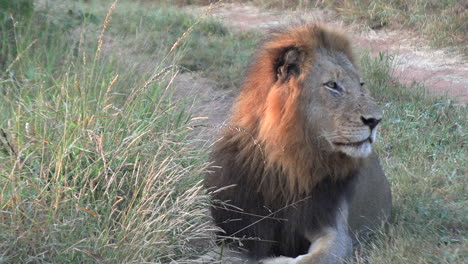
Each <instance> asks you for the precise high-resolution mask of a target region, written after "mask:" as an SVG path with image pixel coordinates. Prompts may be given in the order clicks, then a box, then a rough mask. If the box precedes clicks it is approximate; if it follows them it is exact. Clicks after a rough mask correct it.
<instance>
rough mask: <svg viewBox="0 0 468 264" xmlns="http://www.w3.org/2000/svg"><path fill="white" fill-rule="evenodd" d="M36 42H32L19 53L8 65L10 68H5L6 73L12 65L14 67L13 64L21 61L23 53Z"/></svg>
mask: <svg viewBox="0 0 468 264" xmlns="http://www.w3.org/2000/svg"><path fill="white" fill-rule="evenodd" d="M36 42H37V39H35V40H33V41H32V42H31V43H30V44H29V45H28V46H27V47H26V48H25V49H24V50H23V51H22V52H21V53H19V54H18V56H16V58H15V60H14V61H13V62H12V63H11V64H10V66H8V67H7V69H6V72H9V71H10V70H11V68H12V67H13V65H15V63H17V62H18V61H19V60H20V59H21V57H23V55H24V53H26V51H27V50H28V49H30V48H31V47H32V45H34V43H36Z"/></svg>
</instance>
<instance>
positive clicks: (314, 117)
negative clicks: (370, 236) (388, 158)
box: [206, 24, 391, 263]
mask: <svg viewBox="0 0 468 264" xmlns="http://www.w3.org/2000/svg"><path fill="white" fill-rule="evenodd" d="M358 78H359V76H358V74H357V72H356V70H355V69H354V63H353V59H352V54H351V50H350V47H349V41H348V39H347V38H346V37H344V36H343V35H341V34H339V33H336V32H333V31H330V30H328V29H326V28H324V27H322V26H320V25H315V24H312V25H301V26H296V27H291V28H289V29H287V30H285V31H281V32H279V33H276V34H274V35H273V37H272V39H271V40H270V41H267V42H266V43H265V44H264V45H263V47H262V49H261V50H260V52H259V54H258V56H257V59H256V60H255V61H254V62H253V63H252V65H251V68H250V71H249V74H248V76H247V78H246V80H245V82H244V85H243V87H242V89H241V93H240V95H239V97H238V100H237V102H236V104H235V106H234V109H233V115H232V118H231V121H230V126H229V127H230V129H226V130H225V131H224V132H223V135H222V136H223V137H222V138H221V139H220V140H219V141H218V142H217V143H216V144H215V146H214V149H213V151H212V156H211V157H212V161H213V167H212V168H213V171H212V172H211V173H209V174H208V175H207V177H206V185H207V186H208V187H210V188H211V190H212V191H213V192H212V196H213V199H214V203H213V207H212V214H213V218H214V220H215V223H216V224H217V225H218V226H219V227H221V228H222V229H223V231H224V234H222V235H223V236H224V235H225V236H229V237H231V238H232V239H234V240H236V239H239V240H240V241H238V242H239V244H240V245H242V246H241V247H242V248H245V249H247V251H248V253H247V254H248V255H249V256H250V257H251V258H253V259H256V260H260V259H264V260H263V262H264V263H336V262H338V260H339V259H343V258H346V257H347V256H349V255H350V254H351V250H352V246H351V236H349V235H348V220H349V221H350V223H351V224H353V225H355V227H354V226H353V229H354V230H360V229H363V228H364V226H360V224H359V223H360V222H362V223H366V222H367V224H374V226H371V228H372V227H375V224H377V223H378V221H377V219H383V218H385V216H386V215H385V213H387V214H388V210H389V208H390V204H391V201H388V197H384V198H383V199H380V200H379V199H376V200H375V201H379V202H377V204H376V205H377V206H378V207H379V208H374V209H362V208H361V209H354V207H355V206H356V205H357V204H356V201H357V202H358V203H362V202H363V201H362V197H361V196H359V195H355V193H356V192H355V188H358V189H359V188H360V186H365V184H362V183H363V181H364V183H367V182H368V180H369V179H371V180H372V179H378V180H377V181H378V182H380V183H383V184H380V185H381V187H382V188H387V189H388V183H387V182H386V178H385V176H384V174H383V172H382V170H381V169H380V166H379V164H378V159H377V158H376V157H375V156H374V155H373V154H370V152H371V150H370V145H371V144H372V143H373V141H374V140H375V129H374V128H375V126H376V125H377V123H378V121H380V118H381V113H380V110H379V109H378V107H377V106H376V105H375V103H374V102H373V100H372V98H371V97H370V96H368V95H367V91H365V90H364V89H363V88H362V87H360V85H359V83H360V81H359V80H358ZM322 79H323V80H322ZM329 79H331V80H336V82H335V81H333V82H331V81H328V80H329ZM356 82H357V86H356ZM322 83H323V84H324V85H325V84H326V85H327V86H326V87H325V86H323V87H322ZM341 85H343V88H341ZM338 88H339V89H338ZM345 95H346V96H348V98H347V99H346V98H345ZM343 98H345V99H343ZM340 100H346V101H340ZM327 104H328V105H327ZM353 111H354V112H356V114H355V115H356V116H357V117H356V118H355V117H353V116H348V115H350V114H352V112H353ZM331 113H333V114H331ZM369 154H370V155H369ZM376 174H377V175H376ZM356 184H360V186H357V185H356ZM377 185H378V184H377ZM377 187H378V186H377ZM369 191H370V190H360V192H362V193H369ZM386 193H388V194H389V192H388V191H387V192H386ZM369 198H370V197H368V198H366V197H364V202H365V201H368V200H367V199H369ZM370 199H372V198H370ZM358 206H361V207H362V206H363V205H362V204H360V205H358ZM381 206H383V207H385V208H380V207H381ZM348 212H349V213H350V215H349V217H348ZM353 212H356V213H353ZM368 214H370V215H368ZM360 219H365V220H364V221H360ZM278 256H283V257H279V258H272V259H265V258H269V257H278Z"/></svg>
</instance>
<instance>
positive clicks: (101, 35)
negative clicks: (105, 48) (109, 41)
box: [94, 0, 119, 60]
mask: <svg viewBox="0 0 468 264" xmlns="http://www.w3.org/2000/svg"><path fill="white" fill-rule="evenodd" d="M118 1H119V0H115V1H114V3H112V5H111V7H110V8H109V11H107V14H106V19H105V20H104V24H103V25H102V30H101V34H100V35H99V40H98V47H97V50H96V55H95V56H94V59H95V60H96V59H97V58H99V54H101V49H102V42H103V38H104V33H105V32H106V29H107V26H108V25H109V23H110V21H111V15H112V12H113V11H114V9H115V5H116V4H117V2H118Z"/></svg>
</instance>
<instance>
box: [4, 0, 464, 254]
mask: <svg viewBox="0 0 468 264" xmlns="http://www.w3.org/2000/svg"><path fill="white" fill-rule="evenodd" d="M32 2H33V1H31V0H20V1H15V2H11V1H8V0H0V8H1V9H0V23H1V24H0V34H1V35H0V37H1V47H0V102H1V104H0V188H1V193H0V263H93V262H97V263H143V262H144V263H148V262H151V263H169V262H171V261H174V262H175V263H193V259H194V258H196V257H197V256H200V255H202V254H204V253H206V252H207V251H209V250H210V247H211V245H213V243H212V241H211V239H212V238H211V235H210V231H211V230H212V229H213V227H212V226H211V225H210V224H209V217H208V210H207V204H208V199H207V197H206V196H205V195H204V191H203V188H202V184H201V181H202V177H203V172H204V171H205V170H206V168H207V165H208V164H207V162H206V157H207V151H208V148H207V146H208V145H209V141H207V140H206V139H208V138H210V137H211V136H212V135H213V134H215V133H216V128H215V127H216V126H217V125H221V123H222V121H223V120H224V119H225V118H226V116H225V115H226V111H227V110H228V109H229V104H230V103H231V101H232V98H233V94H235V92H236V89H237V87H238V86H239V84H240V81H241V76H242V72H243V70H244V69H245V67H246V65H247V64H248V61H249V59H250V58H251V56H252V54H254V50H255V43H257V42H258V41H259V40H261V39H262V34H261V33H259V31H256V30H246V31H233V30H230V28H229V27H227V26H226V25H224V24H223V22H222V21H217V20H215V19H213V18H211V17H209V16H204V15H201V16H200V15H199V14H197V15H193V14H188V13H187V11H186V10H188V9H187V8H186V7H184V8H183V9H180V8H178V7H177V6H174V5H173V3H172V2H168V3H160V2H158V3H155V2H156V1H141V2H135V1H124V0H121V1H118V2H117V1H116V2H113V1H84V2H79V1H71V0H70V1H68V0H67V1H60V2H59V1H48V0H36V1H34V7H33V6H32V5H31V3H32ZM176 2H177V4H179V5H181V4H189V3H187V2H190V1H176ZM192 2H198V1H192ZM202 2H203V1H202ZM331 2H333V5H330V4H329V3H331ZM253 3H254V4H259V5H264V4H265V3H267V4H268V5H269V6H268V7H269V8H277V9H282V8H286V7H287V8H298V7H299V8H309V7H318V8H324V9H327V10H337V11H338V13H340V12H341V13H342V14H341V13H340V16H341V19H343V20H346V21H347V22H349V23H361V24H363V25H366V24H367V25H369V26H370V27H386V26H396V25H403V26H404V27H406V28H408V29H410V30H415V29H417V30H418V32H421V34H422V37H424V38H425V39H427V40H428V41H429V42H430V43H433V45H434V47H439V48H440V47H444V48H447V47H450V48H451V49H455V50H456V51H457V52H460V53H462V54H463V53H465V54H466V46H463V45H466V35H464V34H466V20H465V19H464V18H466V14H467V13H466V3H465V2H463V1H451V0H444V1H426V2H425V1H416V0H414V1H373V2H372V3H374V8H373V9H371V8H367V9H366V6H365V4H368V3H369V1H364V0H362V1H357V0H353V1H351V0H349V1H330V2H329V1H310V2H307V1H253ZM310 3H312V4H314V6H304V5H305V4H310ZM325 3H328V4H325ZM195 4H196V3H195ZM202 4H203V3H202ZM340 4H341V6H340ZM405 6H406V7H405ZM262 7H265V8H266V6H262ZM410 9H411V10H413V12H409V11H408V10H410ZM184 10H185V11H184ZM350 10H351V11H350ZM365 10H371V11H372V12H364V11H365ZM414 10H415V11H414ZM373 11H375V12H373ZM363 14H364V15H363ZM412 14H414V15H412ZM447 14H449V15H447ZM434 18H443V19H434ZM464 23H465V24H464ZM434 32H443V33H446V34H447V36H448V37H442V38H439V37H440V34H432V33H434ZM460 40H461V41H460ZM358 57H359V58H360V66H361V71H362V73H363V75H364V77H365V78H366V80H367V81H366V83H367V84H368V85H369V87H370V89H371V90H372V92H373V95H374V97H375V98H376V99H377V100H378V102H379V103H380V105H381V106H382V107H383V109H384V113H385V119H384V120H383V121H382V127H381V130H380V131H381V135H380V140H379V141H378V144H377V145H376V151H377V153H378V154H379V156H380V158H381V162H382V165H383V167H384V169H385V171H386V173H387V175H388V177H389V180H390V182H391V184H392V189H393V204H394V211H393V216H392V219H391V222H390V224H389V225H388V227H387V228H386V229H383V230H382V231H380V232H378V233H377V234H376V236H375V238H374V239H373V240H372V241H371V242H370V243H367V244H364V245H362V247H361V248H360V249H359V250H358V251H356V256H357V260H356V262H358V263H464V262H465V261H466V258H467V257H468V256H467V255H468V243H467V230H468V224H467V223H468V212H467V210H466V208H467V207H468V205H467V199H466V174H467V172H466V167H467V161H466V160H467V156H468V155H467V154H468V153H467V150H466V143H467V133H466V128H467V125H468V115H467V113H468V110H467V108H466V105H463V104H456V103H454V100H452V99H450V98H448V97H436V96H429V95H428V94H427V93H426V92H425V88H424V87H423V86H422V85H420V84H418V83H415V84H412V85H411V87H408V86H406V85H403V84H400V83H399V82H398V81H397V80H395V78H394V77H393V75H392V65H393V63H394V62H393V57H392V56H389V55H386V54H385V53H379V54H377V55H376V56H374V55H371V54H370V53H369V52H364V51H363V52H360V53H359V54H358ZM205 117H208V119H206V118H205ZM211 125H213V126H211Z"/></svg>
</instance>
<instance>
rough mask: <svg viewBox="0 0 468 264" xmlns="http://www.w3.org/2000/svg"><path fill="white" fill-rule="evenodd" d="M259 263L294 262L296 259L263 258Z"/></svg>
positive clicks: (286, 263) (287, 263)
mask: <svg viewBox="0 0 468 264" xmlns="http://www.w3.org/2000/svg"><path fill="white" fill-rule="evenodd" d="M258 263H259V264H294V259H293V258H288V257H277V258H269V259H262V260H260V261H259V262H258Z"/></svg>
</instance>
